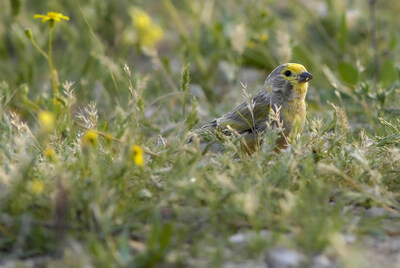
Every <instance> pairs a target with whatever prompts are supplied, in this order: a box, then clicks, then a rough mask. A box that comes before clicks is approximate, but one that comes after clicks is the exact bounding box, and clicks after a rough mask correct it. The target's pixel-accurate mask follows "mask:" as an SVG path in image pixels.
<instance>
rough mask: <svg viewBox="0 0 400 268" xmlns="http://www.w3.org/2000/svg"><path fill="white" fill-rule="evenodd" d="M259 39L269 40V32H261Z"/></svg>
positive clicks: (262, 40)
mask: <svg viewBox="0 0 400 268" xmlns="http://www.w3.org/2000/svg"><path fill="white" fill-rule="evenodd" d="M259 40H260V41H261V42H265V41H267V40H268V34H267V33H262V34H260V37H259Z"/></svg>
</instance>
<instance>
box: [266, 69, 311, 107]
mask: <svg viewBox="0 0 400 268" xmlns="http://www.w3.org/2000/svg"><path fill="white" fill-rule="evenodd" d="M312 78H313V77H312V75H311V74H310V73H308V72H307V70H306V68H305V67H304V66H303V65H301V64H298V63H285V64H282V65H280V66H278V67H276V68H275V69H274V70H273V71H272V72H271V73H270V75H269V76H268V77H267V80H266V81H265V89H266V90H267V91H270V92H273V94H274V96H275V97H276V98H280V99H281V100H282V101H283V102H285V101H290V100H302V101H303V100H304V99H305V97H306V94H307V87H308V83H307V82H308V81H310V80H311V79H312Z"/></svg>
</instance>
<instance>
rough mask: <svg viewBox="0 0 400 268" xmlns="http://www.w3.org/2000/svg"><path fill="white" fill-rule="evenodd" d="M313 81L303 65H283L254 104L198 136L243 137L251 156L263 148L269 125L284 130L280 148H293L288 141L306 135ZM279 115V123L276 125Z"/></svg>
mask: <svg viewBox="0 0 400 268" xmlns="http://www.w3.org/2000/svg"><path fill="white" fill-rule="evenodd" d="M312 78H313V76H312V75H311V74H310V73H308V72H307V70H306V68H305V67H304V66H303V65H301V64H298V63H285V64H282V65H280V66H278V67H276V68H275V69H274V70H273V71H272V72H271V73H270V75H269V76H268V77H267V79H266V81H265V85H264V89H263V90H262V91H261V92H260V93H259V94H258V95H257V96H255V97H254V98H253V99H252V100H251V101H249V102H243V103H242V104H240V105H239V106H237V107H236V108H234V109H232V110H231V111H229V112H228V113H226V114H224V115H223V116H221V117H219V118H217V119H215V120H213V121H212V122H210V123H208V124H206V125H205V126H203V127H202V128H200V129H198V130H197V131H195V132H197V133H199V132H201V131H204V130H217V131H220V132H221V133H223V134H225V135H232V134H233V132H236V133H239V134H240V135H241V136H242V137H243V138H244V142H243V145H244V147H245V149H246V150H247V151H248V152H249V153H251V152H253V151H254V150H256V149H257V148H259V147H260V144H261V142H262V137H263V133H264V131H266V129H267V123H271V124H269V125H270V126H277V125H278V126H282V127H283V131H282V133H281V136H280V137H279V138H278V140H277V142H276V147H277V148H278V149H281V148H285V147H286V146H287V145H288V144H289V142H288V137H290V136H291V135H293V134H297V133H301V132H302V131H303V128H304V122H305V119H306V103H305V98H306V94H307V88H308V81H310V80H311V79H312ZM272 115H274V116H272ZM277 115H279V122H276V120H277V119H276V118H277ZM274 120H275V122H274Z"/></svg>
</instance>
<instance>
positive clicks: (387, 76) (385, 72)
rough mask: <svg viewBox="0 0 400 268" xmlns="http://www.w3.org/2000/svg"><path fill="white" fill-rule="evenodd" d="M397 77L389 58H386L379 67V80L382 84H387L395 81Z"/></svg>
mask: <svg viewBox="0 0 400 268" xmlns="http://www.w3.org/2000/svg"><path fill="white" fill-rule="evenodd" d="M397 79H398V76H397V72H396V69H395V68H394V65H393V62H392V61H391V60H386V61H384V62H383V64H382V68H381V81H382V83H383V85H384V86H388V85H391V84H393V83H394V82H396V80H397Z"/></svg>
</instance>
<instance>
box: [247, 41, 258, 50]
mask: <svg viewBox="0 0 400 268" xmlns="http://www.w3.org/2000/svg"><path fill="white" fill-rule="evenodd" d="M246 46H247V47H248V48H254V47H255V46H256V44H254V42H253V41H247V44H246Z"/></svg>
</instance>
